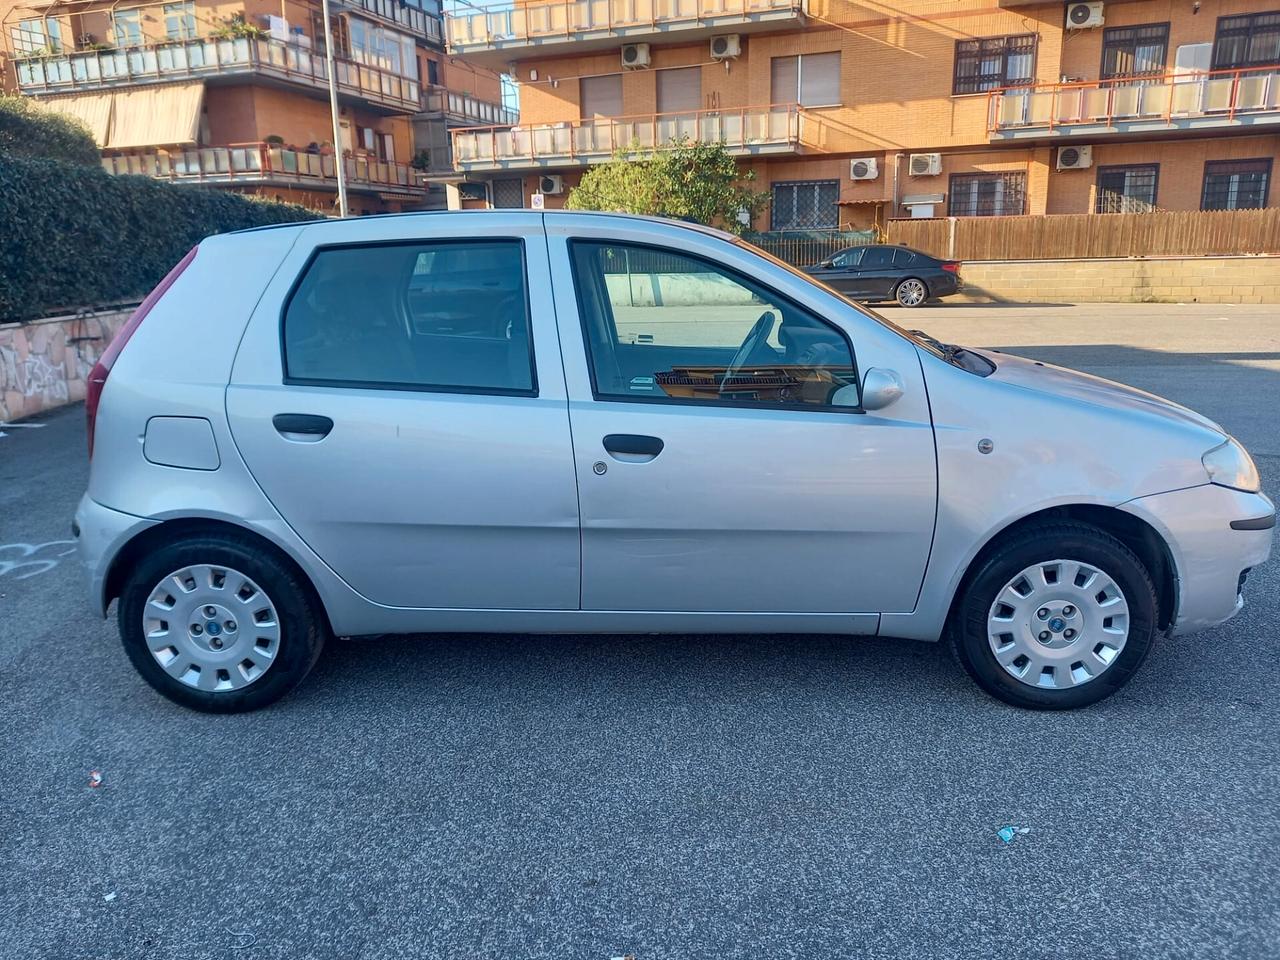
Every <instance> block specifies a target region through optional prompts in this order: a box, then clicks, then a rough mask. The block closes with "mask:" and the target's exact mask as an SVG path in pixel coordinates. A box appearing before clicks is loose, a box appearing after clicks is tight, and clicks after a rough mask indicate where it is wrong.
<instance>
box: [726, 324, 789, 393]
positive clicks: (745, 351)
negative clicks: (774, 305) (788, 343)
mask: <svg viewBox="0 0 1280 960" xmlns="http://www.w3.org/2000/svg"><path fill="white" fill-rule="evenodd" d="M776 320H777V317H775V316H774V315H773V311H772V310H766V311H765V312H764V313H762V314H760V318H759V319H758V320H757V321H756V322H755V323H754V324H752V326H751V329H750V330H749V331H747V336H746V339H745V340H743V341H742V346H740V347H738V352H737V353H735V354H734V355H733V359H732V360H730V361H729V366H728V367H726V368H725V371H724V377H723V378H722V379H721V380H720V392H721V393H724V392H725V389H726V386H727V385H728V383H729V381H730V380H732V379H733V377H734V376H735V375H736V374H737V372H738V371H739V370H741V369H742V368H743V367H744V366H746V364H747V361H749V360H750V359H751V357H752V355H753V354H754V353H755V352H756V350H758V349H759V348H760V345H761V344H762V343H764V342H765V341H766V340H768V339H769V334H771V333H773V324H774V322H775V321H776Z"/></svg>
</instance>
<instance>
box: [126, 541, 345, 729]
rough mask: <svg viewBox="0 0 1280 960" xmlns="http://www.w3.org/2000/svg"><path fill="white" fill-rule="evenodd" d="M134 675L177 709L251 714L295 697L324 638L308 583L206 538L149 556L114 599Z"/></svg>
mask: <svg viewBox="0 0 1280 960" xmlns="http://www.w3.org/2000/svg"><path fill="white" fill-rule="evenodd" d="M118 616H119V623H120V638H121V640H122V642H123V643H124V648H125V651H126V653H127V654H128V655H129V659H130V661H132V663H133V665H134V667H135V668H136V669H137V671H138V672H139V673H140V674H141V675H142V678H143V679H144V680H146V681H147V683H149V684H150V685H151V686H152V687H154V688H155V689H156V690H158V691H159V692H160V693H162V694H163V695H164V696H166V697H168V698H169V699H170V700H173V701H174V702H176V703H180V704H182V705H183V706H186V707H191V708H192V709H195V710H203V711H206V712H209V713H235V712H239V711H245V710H255V709H257V708H259V707H264V706H266V705H267V704H270V703H273V702H275V701H276V700H278V699H280V698H281V697H282V696H284V695H285V694H286V693H288V692H289V691H290V690H292V689H293V688H294V687H295V686H296V685H297V684H298V683H299V682H300V681H301V680H302V678H303V677H305V676H306V675H307V674H308V673H309V672H310V670H311V668H312V666H314V665H315V662H316V659H317V658H318V657H319V655H320V651H321V649H322V648H323V647H324V640H325V636H326V634H327V627H326V625H325V620H324V618H323V616H322V615H321V613H320V610H319V601H318V600H317V599H316V598H315V595H314V592H313V591H312V589H311V587H310V584H307V583H303V582H301V580H300V579H299V575H298V574H297V572H296V571H295V570H294V569H293V568H292V567H291V566H290V565H289V564H287V563H286V562H284V561H282V560H281V559H279V558H277V557H276V556H275V555H273V554H272V553H270V552H269V551H264V550H263V549H262V548H261V547H260V546H259V545H257V544H256V543H253V542H252V541H250V540H248V539H247V538H240V537H236V536H234V535H226V534H207V535H201V536H197V537H193V538H191V539H188V540H183V541H179V542H176V543H173V544H170V545H169V546H167V547H164V548H162V549H160V550H157V551H154V552H153V553H151V554H149V555H148V556H147V558H146V559H145V560H143V561H142V562H141V563H140V564H138V566H137V568H136V569H135V570H134V571H133V573H132V575H131V576H130V577H129V580H128V582H127V583H126V585H125V587H124V590H123V592H122V593H121V597H120V604H119V611H118Z"/></svg>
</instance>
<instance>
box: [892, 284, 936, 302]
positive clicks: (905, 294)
mask: <svg viewBox="0 0 1280 960" xmlns="http://www.w3.org/2000/svg"><path fill="white" fill-rule="evenodd" d="M893 298H894V299H895V300H897V301H898V303H900V304H902V306H904V307H920V306H924V304H926V303H927V302H928V301H929V287H928V285H927V284H925V282H924V281H923V280H918V279H916V278H915V277H907V278H906V279H905V280H899V281H898V285H897V286H896V287H894V289H893Z"/></svg>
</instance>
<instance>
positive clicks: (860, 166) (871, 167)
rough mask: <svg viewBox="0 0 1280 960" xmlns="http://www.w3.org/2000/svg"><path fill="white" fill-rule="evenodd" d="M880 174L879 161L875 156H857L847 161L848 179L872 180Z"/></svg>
mask: <svg viewBox="0 0 1280 960" xmlns="http://www.w3.org/2000/svg"><path fill="white" fill-rule="evenodd" d="M878 176H880V163H879V161H878V160H877V159H876V158H875V157H859V158H858V159H856V160H850V161H849V179H850V180H874V179H876V177H878Z"/></svg>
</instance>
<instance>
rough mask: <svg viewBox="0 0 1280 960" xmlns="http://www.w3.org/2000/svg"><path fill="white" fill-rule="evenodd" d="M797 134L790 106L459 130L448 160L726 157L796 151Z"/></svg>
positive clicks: (797, 119)
mask: <svg viewBox="0 0 1280 960" xmlns="http://www.w3.org/2000/svg"><path fill="white" fill-rule="evenodd" d="M800 132H801V115H800V108H799V107H796V106H795V105H778V106H767V107H743V108H740V109H737V110H698V111H694V112H689V113H658V114H649V115H645V116H636V117H607V118H606V117H602V118H599V119H596V120H577V121H573V122H565V123H550V124H542V125H539V126H534V127H511V128H498V127H491V128H487V129H483V130H459V131H456V132H455V133H454V134H453V160H454V165H455V166H456V167H458V168H464V167H470V168H475V167H483V166H495V167H503V166H512V165H515V164H517V163H525V164H528V165H531V166H541V165H543V164H548V163H555V162H560V163H571V162H572V161H574V160H587V159H591V158H597V159H598V158H601V157H609V156H612V155H613V154H615V153H617V152H618V151H620V150H627V149H630V148H632V147H636V148H638V149H641V150H652V149H657V148H661V147H665V146H668V145H669V144H670V143H671V142H672V141H679V140H682V139H688V140H691V141H695V142H699V143H723V144H724V145H725V147H726V148H728V150H729V151H730V152H731V153H739V154H741V153H752V152H758V151H760V148H768V147H788V146H790V147H798V146H799V144H800ZM771 152H779V151H771Z"/></svg>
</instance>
